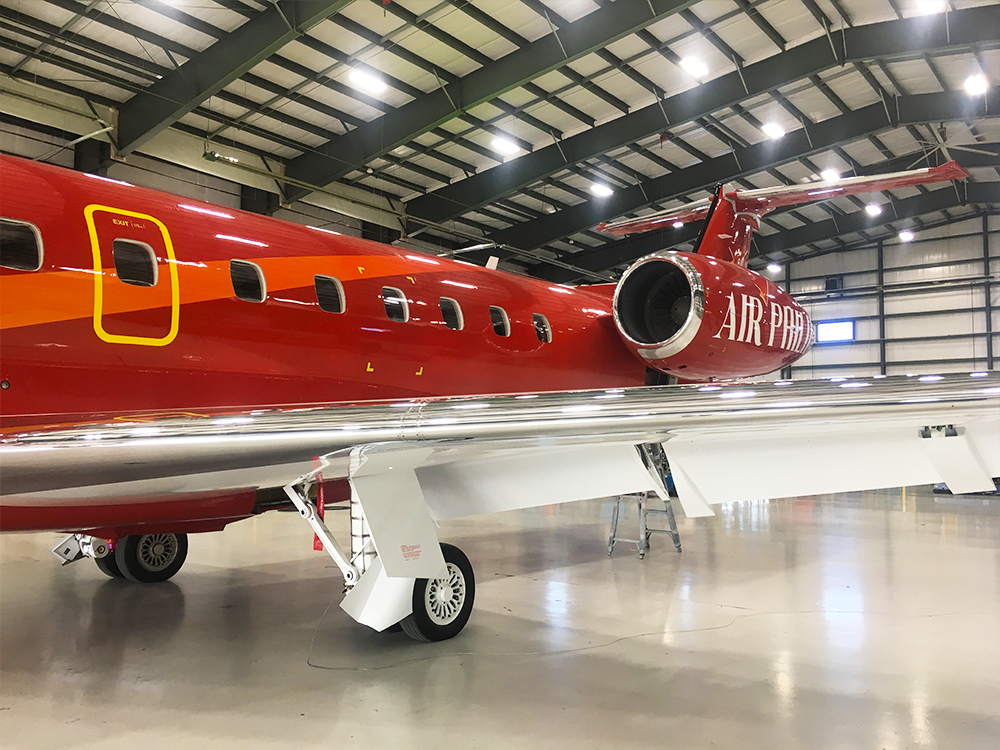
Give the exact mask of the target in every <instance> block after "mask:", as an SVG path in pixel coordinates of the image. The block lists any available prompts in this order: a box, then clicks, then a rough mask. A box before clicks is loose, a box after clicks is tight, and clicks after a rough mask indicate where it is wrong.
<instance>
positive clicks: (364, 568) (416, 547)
mask: <svg viewBox="0 0 1000 750" xmlns="http://www.w3.org/2000/svg"><path fill="white" fill-rule="evenodd" d="M395 458H397V459H398V458H399V456H398V455H397V456H396V457H395ZM370 460H371V459H370ZM394 463H395V464H396V465H397V469H396V471H397V472H399V466H398V464H400V463H401V461H399V460H396V461H394ZM389 469H390V470H392V467H389ZM321 470H322V467H320V468H317V469H316V470H314V471H313V472H311V473H310V474H306V475H304V476H302V477H300V478H299V479H298V480H296V481H295V482H292V483H291V484H288V485H286V486H285V488H284V490H285V493H286V494H287V496H288V497H289V499H290V500H291V501H292V503H293V504H294V505H295V507H296V508H297V509H298V511H299V513H300V515H301V516H302V518H303V519H304V520H305V521H306V522H307V523H308V524H309V525H310V526H311V527H312V529H313V531H314V532H315V533H316V535H317V536H318V537H319V538H320V540H322V542H323V548H324V550H326V552H327V554H329V555H330V557H331V558H333V561H334V562H335V563H336V564H337V567H338V568H340V571H341V573H342V574H343V576H344V585H345V589H346V592H347V595H346V596H345V598H344V601H343V603H342V604H341V608H342V609H343V610H344V611H346V612H347V613H348V614H349V615H350V616H351V617H353V618H354V619H355V620H356V621H358V622H360V623H361V624H363V625H368V626H369V627H371V628H373V629H374V630H377V631H380V632H382V631H390V632H391V631H396V630H399V629H402V630H403V632H405V633H406V634H407V635H408V636H410V637H411V638H413V639H414V640H418V641H424V642H433V641H444V640H447V639H449V638H454V637H455V636H456V635H458V634H459V633H460V632H461V631H462V629H463V628H464V627H465V625H466V623H468V621H469V616H470V615H471V614H472V607H473V604H474V602H475V598H476V579H475V576H474V574H473V572H472V564H471V563H470V562H469V558H468V557H466V555H465V553H464V552H462V550H460V549H459V548H458V547H455V546H453V545H451V544H440V545H439V543H438V541H437V538H436V536H433V525H432V524H431V523H430V517H429V515H428V516H427V518H426V521H427V527H428V528H429V529H430V532H431V536H425V537H421V538H420V540H421V541H420V542H419V543H406V542H405V540H404V543H403V544H400V543H399V542H400V538H399V537H397V536H395V534H397V533H400V532H402V533H406V529H409V528H410V527H412V526H413V525H415V520H414V518H415V516H416V515H418V514H417V513H412V512H411V513H406V512H403V510H404V509H405V505H404V504H405V503H406V496H405V493H404V492H395V493H392V494H391V497H392V499H393V501H394V502H395V503H396V504H397V505H396V507H395V508H393V510H394V511H395V512H394V513H390V514H385V513H382V512H380V511H382V510H384V508H380V507H379V500H378V498H375V499H374V500H373V499H367V500H366V499H365V498H364V497H363V495H364V492H363V491H359V483H357V482H356V483H355V485H354V491H353V492H352V498H351V554H350V557H348V555H347V554H345V552H344V551H343V550H342V549H341V548H340V545H339V544H338V543H337V540H336V539H334V538H333V535H332V534H331V533H330V529H329V528H327V526H326V524H325V523H324V521H323V519H322V518H320V515H319V512H318V510H317V506H316V503H315V502H314V501H313V499H312V497H311V493H310V490H311V488H312V486H313V484H314V483H315V482H316V477H317V475H318V474H319V472H320V471H321ZM399 473H401V472H399ZM401 485H402V486H403V488H404V489H405V482H403V483H401ZM360 486H361V487H364V485H363V484H361V485H360ZM379 489H383V490H384V489H386V488H385V487H380V488H379ZM380 496H381V497H384V496H386V495H380ZM410 499H412V496H411V498H410ZM419 504H420V505H421V506H422V504H423V499H422V497H421V498H420V499H419ZM366 505H367V511H366V508H365V507H364V506H366ZM415 508H416V509H417V510H419V509H420V508H419V506H418V505H417V504H411V505H410V506H409V510H410V511H413V510H414V509H415ZM372 511H374V515H373V514H372ZM424 513H426V509H425V508H424ZM397 518H402V519H404V520H403V522H402V523H401V524H397V521H396V519H397ZM376 519H377V520H376ZM370 522H371V523H370ZM399 526H402V527H405V528H402V529H401V528H399ZM376 534H379V536H378V538H379V539H380V540H381V541H380V543H379V544H381V545H382V546H381V549H382V550H383V551H385V552H386V553H387V555H386V556H383V555H380V554H379V551H378V550H379V547H378V546H377V545H376V543H375V536H376ZM414 541H415V540H414ZM438 546H440V551H441V556H440V557H437V556H436V555H434V554H431V551H432V550H434V551H435V552H436V550H435V547H438ZM395 550H400V551H401V552H402V553H403V555H404V556H403V557H402V558H400V557H399V555H398V554H396V553H395ZM414 561H419V562H420V563H421V564H422V565H423V567H422V568H420V569H419V570H423V571H427V572H433V573H437V572H438V571H443V572H444V574H443V575H441V576H440V577H433V578H411V577H407V575H406V574H407V572H409V571H410V569H409V568H407V565H409V564H411V563H412V562H414ZM441 563H443V565H442V564H441ZM411 574H413V575H420V573H419V572H416V571H413V572H412V573H411Z"/></svg>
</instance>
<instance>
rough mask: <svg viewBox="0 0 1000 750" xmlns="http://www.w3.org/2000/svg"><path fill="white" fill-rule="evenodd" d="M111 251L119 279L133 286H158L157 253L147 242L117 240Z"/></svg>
mask: <svg viewBox="0 0 1000 750" xmlns="http://www.w3.org/2000/svg"><path fill="white" fill-rule="evenodd" d="M111 253H112V255H113V256H114V259H115V271H116V272H117V273H118V278H119V279H121V280H122V281H124V282H125V283H126V284H131V285H132V286H156V279H157V267H156V253H155V252H153V248H151V247H150V246H149V245H147V244H146V243H145V242H136V241H135V240H115V241H114V242H113V243H112V244H111Z"/></svg>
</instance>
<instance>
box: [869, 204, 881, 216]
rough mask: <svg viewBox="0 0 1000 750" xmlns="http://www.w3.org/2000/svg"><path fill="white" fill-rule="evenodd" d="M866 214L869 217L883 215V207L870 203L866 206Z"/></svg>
mask: <svg viewBox="0 0 1000 750" xmlns="http://www.w3.org/2000/svg"><path fill="white" fill-rule="evenodd" d="M865 213H866V214H868V215H869V216H873V217H874V216H878V215H879V214H881V213H882V207H881V206H880V205H879V204H878V203H869V204H868V205H867V206H865Z"/></svg>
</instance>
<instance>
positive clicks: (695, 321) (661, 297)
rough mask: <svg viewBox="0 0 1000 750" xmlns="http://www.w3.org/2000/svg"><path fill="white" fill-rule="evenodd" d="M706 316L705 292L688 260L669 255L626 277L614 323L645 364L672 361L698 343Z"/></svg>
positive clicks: (640, 263) (640, 264) (641, 265)
mask: <svg viewBox="0 0 1000 750" xmlns="http://www.w3.org/2000/svg"><path fill="white" fill-rule="evenodd" d="M704 310H705V289H704V286H703V285H702V282H701V277H700V276H699V274H698V271H697V270H695V267H694V265H693V264H691V263H690V262H689V261H688V260H687V259H686V258H684V257H683V256H681V255H678V254H677V253H672V252H664V253H656V254H655V255H650V256H647V257H646V258H643V259H642V260H640V261H638V262H637V263H636V264H635V265H633V266H632V267H631V268H630V269H628V271H626V272H625V274H624V276H622V278H621V280H620V281H619V282H618V288H617V289H615V298H614V314H615V323H616V324H617V326H618V330H619V331H620V332H621V334H622V335H623V336H624V337H625V338H626V339H627V340H629V341H631V342H632V343H633V344H637V345H639V348H638V352H639V354H640V355H641V356H642V357H644V358H646V359H660V358H663V357H669V356H671V355H673V354H676V353H677V352H679V351H681V350H682V349H684V347H686V346H687V345H688V344H689V343H691V341H692V340H693V339H694V337H695V335H697V333H698V330H699V328H700V327H701V321H702V318H703V317H704Z"/></svg>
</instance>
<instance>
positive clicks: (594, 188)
mask: <svg viewBox="0 0 1000 750" xmlns="http://www.w3.org/2000/svg"><path fill="white" fill-rule="evenodd" d="M590 192H592V193H593V194H594V195H596V196H597V197H598V198H607V197H608V196H609V195H611V194H612V193H614V192H615V191H614V190H612V189H611V188H609V187H608V186H607V185H602V184H601V183H599V182H595V183H594V184H593V185H591V186H590Z"/></svg>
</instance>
